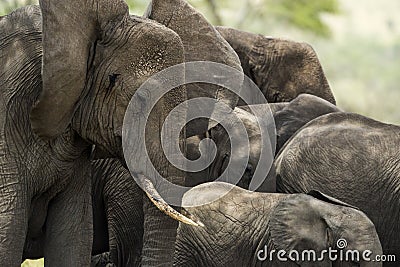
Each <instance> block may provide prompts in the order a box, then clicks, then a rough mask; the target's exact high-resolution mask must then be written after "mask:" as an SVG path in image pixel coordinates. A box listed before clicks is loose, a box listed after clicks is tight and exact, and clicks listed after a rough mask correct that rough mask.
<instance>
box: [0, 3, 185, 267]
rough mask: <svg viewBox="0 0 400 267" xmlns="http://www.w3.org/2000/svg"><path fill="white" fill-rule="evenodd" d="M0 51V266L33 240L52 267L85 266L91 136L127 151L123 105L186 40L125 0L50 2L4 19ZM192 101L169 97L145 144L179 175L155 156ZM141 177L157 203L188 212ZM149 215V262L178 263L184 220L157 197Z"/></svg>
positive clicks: (12, 262) (174, 58) (178, 94)
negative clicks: (167, 128)
mask: <svg viewBox="0 0 400 267" xmlns="http://www.w3.org/2000/svg"><path fill="white" fill-rule="evenodd" d="M42 21H43V23H41V22H42ZM42 30H43V34H42ZM0 58H1V60H0V62H1V68H0V77H1V79H0V90H1V91H0V94H1V97H0V176H1V178H2V179H1V181H0V236H1V242H0V265H2V266H17V265H20V263H21V260H22V258H23V257H31V256H32V257H34V256H35V255H36V251H35V249H34V250H33V252H32V254H33V255H23V249H24V242H25V240H26V239H31V240H33V241H34V242H40V241H41V240H44V241H45V242H44V245H43V250H44V256H45V264H46V265H48V266H60V265H61V266H87V265H88V264H89V262H90V257H89V255H90V249H91V243H92V223H91V221H92V220H91V213H92V212H91V197H90V190H91V189H90V188H91V185H90V179H88V177H90V169H91V167H90V161H89V155H90V151H91V145H92V144H96V145H97V146H100V147H101V149H102V150H103V151H107V152H108V153H109V154H111V155H114V156H115V157H118V158H119V159H120V160H123V152H122V142H121V128H122V122H123V118H124V115H125V110H126V108H127V106H128V103H129V101H130V99H131V98H132V96H133V95H134V93H135V91H136V89H137V88H138V87H139V86H140V85H141V84H142V83H143V82H144V81H145V80H146V79H147V78H148V77H149V76H151V75H152V74H154V73H156V72H158V71H160V70H163V69H165V68H167V67H169V66H173V65H175V64H179V63H182V62H184V48H183V44H182V41H181V39H180V38H179V36H178V35H177V34H176V33H175V32H173V31H172V30H170V29H168V28H166V27H164V26H162V25H159V24H158V23H156V22H154V21H150V20H146V19H143V18H138V17H134V16H130V15H129V12H128V7H127V5H126V4H125V2H123V1H112V2H110V1H104V0H97V1H68V2H65V1H57V0H53V1H50V0H43V1H41V2H40V9H39V8H38V7H33V6H32V7H26V8H23V9H19V10H17V11H15V12H13V13H12V14H10V15H8V16H5V17H1V19H0ZM142 62H146V64H142ZM183 74H184V73H183V72H182V75H181V76H182V78H183V76H184V75H183ZM177 78H178V77H177ZM185 99H186V92H185V90H184V88H178V89H176V90H175V91H174V92H173V93H171V94H166V95H165V96H164V97H163V98H162V99H161V101H160V102H159V103H158V104H157V105H156V106H155V108H154V110H153V112H152V114H151V115H150V118H149V120H148V124H147V127H148V129H150V130H151V131H149V134H148V135H147V138H148V140H146V144H152V145H153V146H154V147H153V149H154V151H158V152H157V153H156V154H157V155H151V157H152V160H153V163H154V165H155V167H156V168H157V169H158V170H159V171H160V173H162V175H163V176H164V177H168V178H170V179H174V180H176V181H177V182H179V183H183V182H184V174H182V173H181V172H179V171H178V170H176V169H174V168H173V166H172V165H171V164H169V163H168V161H167V160H165V159H163V158H162V157H160V156H159V155H163V153H162V151H161V145H159V144H160V141H159V133H160V132H161V129H160V125H161V122H162V121H163V120H164V119H165V118H166V116H167V114H168V112H169V111H170V110H171V109H172V108H173V107H174V106H176V105H178V104H180V103H181V102H182V101H184V100H185ZM144 101H146V99H144ZM35 103H36V104H35ZM182 142H183V140H182ZM138 172H139V173H140V170H138ZM174 177H175V178H174ZM143 183H144V184H143V185H142V186H143V188H145V189H146V190H148V192H147V193H149V195H151V196H153V197H152V198H153V201H154V202H155V203H157V204H158V205H159V206H160V207H161V208H164V210H168V211H167V213H169V214H170V215H172V216H175V217H179V218H181V219H182V220H185V217H184V216H182V215H180V214H179V213H177V212H174V211H173V210H172V209H169V208H168V207H165V203H161V202H160V201H161V200H160V199H159V198H156V196H154V188H151V186H150V185H151V184H150V183H147V182H146V181H144V182H143ZM146 184H147V185H146ZM144 212H145V214H146V216H147V220H146V223H147V225H145V227H147V228H149V227H150V228H154V229H156V230H153V231H156V232H158V235H157V236H158V237H161V238H158V239H157V240H154V242H153V243H151V244H150V243H149V244H146V246H145V247H144V251H143V254H144V255H146V254H152V257H151V258H150V257H149V258H146V260H145V261H144V262H143V265H144V266H154V265H157V264H168V263H171V259H172V253H173V249H171V246H173V244H174V242H175V235H176V228H177V226H178V223H177V222H176V221H175V220H173V219H171V218H169V217H167V216H165V215H164V214H162V213H161V212H159V211H158V210H157V209H156V208H155V207H153V206H152V207H149V208H148V209H147V210H145V211H144ZM186 219H187V218H186ZM189 221H190V220H189ZM189 221H188V220H187V222H189ZM25 246H28V244H25ZM25 251H29V248H26V250H25Z"/></svg>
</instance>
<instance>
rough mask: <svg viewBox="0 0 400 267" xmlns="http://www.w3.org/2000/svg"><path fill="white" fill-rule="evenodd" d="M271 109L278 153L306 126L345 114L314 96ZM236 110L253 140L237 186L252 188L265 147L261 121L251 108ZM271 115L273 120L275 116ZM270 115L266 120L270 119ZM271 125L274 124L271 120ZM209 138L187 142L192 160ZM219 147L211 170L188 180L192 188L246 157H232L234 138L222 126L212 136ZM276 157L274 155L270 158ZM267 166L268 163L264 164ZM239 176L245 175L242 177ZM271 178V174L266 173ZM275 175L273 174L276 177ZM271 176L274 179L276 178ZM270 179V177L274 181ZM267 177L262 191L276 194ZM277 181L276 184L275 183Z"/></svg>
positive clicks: (214, 177) (190, 176) (199, 138)
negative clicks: (323, 116) (333, 114)
mask: <svg viewBox="0 0 400 267" xmlns="http://www.w3.org/2000/svg"><path fill="white" fill-rule="evenodd" d="M264 105H265V106H268V107H269V109H270V110H271V113H272V116H273V118H274V121H275V126H276V154H277V153H278V152H279V151H280V150H281V148H282V147H283V146H284V145H285V143H286V142H287V141H288V140H289V139H290V138H291V137H292V136H293V135H294V134H295V133H296V132H297V131H298V130H299V129H300V128H302V127H303V126H304V125H306V124H307V123H308V122H310V121H312V120H314V119H315V118H318V117H320V116H322V115H325V114H328V113H334V112H341V110H340V109H339V108H337V107H336V106H335V105H333V104H331V103H329V102H328V101H326V100H324V99H322V98H319V97H317V96H314V95H309V94H301V95H299V96H298V97H296V98H295V99H294V100H292V101H291V102H285V103H272V104H264ZM257 106H258V105H254V106H242V107H236V108H235V110H234V114H235V115H236V116H237V117H238V118H239V119H240V121H241V123H242V124H243V125H244V127H245V128H246V131H247V134H248V140H249V148H250V149H249V158H248V165H247V168H246V170H245V171H244V173H243V175H242V176H241V177H242V178H241V180H240V181H239V183H238V184H237V185H238V186H240V187H242V188H246V189H248V188H249V185H250V183H251V179H252V178H253V175H254V172H255V169H256V167H257V165H258V161H259V158H260V153H261V151H262V149H263V147H262V136H261V131H260V128H259V126H258V123H257V118H256V117H255V116H254V115H253V114H252V111H251V107H254V108H257ZM272 116H271V117H272ZM267 118H268V116H267V115H266V116H265V118H264V117H263V118H262V119H264V120H266V119H267ZM271 123H273V121H272V119H271ZM205 137H206V136H205V135H204V136H193V137H190V138H188V139H187V145H188V150H187V151H188V155H189V159H191V160H196V159H197V158H199V157H200V149H199V144H200V141H202V140H203V139H204V138H205ZM207 137H209V138H211V139H212V140H213V141H214V142H215V144H216V147H217V154H216V157H215V160H214V161H213V163H212V164H211V165H210V167H209V168H207V169H205V170H204V171H201V172H198V173H191V174H190V175H189V177H188V179H187V185H188V186H194V185H198V184H200V183H203V182H209V181H214V180H215V179H217V178H218V177H219V176H220V175H221V173H223V172H224V171H225V169H226V166H227V165H228V162H229V161H230V159H231V158H232V157H235V158H239V157H243V156H245V155H243V154H232V153H231V143H230V136H229V135H228V133H227V131H225V129H224V128H223V127H222V126H221V125H220V124H218V125H217V126H215V127H213V128H211V129H210V130H209V132H208V136H207ZM270 156H271V158H273V157H274V155H273V154H271V155H270ZM263 164H266V163H265V162H263ZM238 175H239V176H240V175H241V174H238ZM265 175H267V174H265ZM272 176H273V175H272ZM272 176H271V177H272ZM271 177H269V178H271ZM269 178H267V179H266V180H265V182H264V184H263V186H262V187H261V188H260V191H263V192H275V180H273V179H269ZM272 180H273V181H272Z"/></svg>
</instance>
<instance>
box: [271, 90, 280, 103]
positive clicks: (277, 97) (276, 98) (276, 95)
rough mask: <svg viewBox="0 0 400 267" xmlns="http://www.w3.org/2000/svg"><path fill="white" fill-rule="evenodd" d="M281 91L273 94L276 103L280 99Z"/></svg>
mask: <svg viewBox="0 0 400 267" xmlns="http://www.w3.org/2000/svg"><path fill="white" fill-rule="evenodd" d="M279 95H280V94H279V92H275V93H274V94H273V95H272V99H273V102H274V103H276V102H278V100H279Z"/></svg>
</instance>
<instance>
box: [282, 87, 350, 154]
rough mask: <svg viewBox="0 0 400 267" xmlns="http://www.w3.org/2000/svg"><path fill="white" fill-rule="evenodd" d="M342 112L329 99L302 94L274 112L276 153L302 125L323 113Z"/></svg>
mask: <svg viewBox="0 0 400 267" xmlns="http://www.w3.org/2000/svg"><path fill="white" fill-rule="evenodd" d="M334 112H342V110H340V109H339V108H338V107H336V106H335V105H333V104H331V103H329V102H328V101H326V100H324V99H322V98H319V97H317V96H314V95H310V94H301V95H299V96H298V97H296V98H295V99H293V100H292V101H290V103H289V104H288V105H287V106H286V107H285V108H283V109H281V110H280V111H278V112H276V113H274V119H275V126H276V134H277V144H276V153H277V154H278V152H279V151H280V150H281V149H282V147H283V146H284V145H285V143H286V142H287V141H288V140H289V139H290V137H292V136H293V135H294V134H295V133H296V132H297V131H298V130H299V129H300V128H301V127H303V126H304V125H306V124H307V123H308V122H310V121H312V120H313V119H315V118H318V117H320V116H322V115H325V114H329V113H334Z"/></svg>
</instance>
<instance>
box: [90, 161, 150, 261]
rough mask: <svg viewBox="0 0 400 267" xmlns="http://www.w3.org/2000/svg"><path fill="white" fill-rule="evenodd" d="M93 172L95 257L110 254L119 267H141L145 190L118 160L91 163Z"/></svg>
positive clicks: (111, 259)
mask: <svg viewBox="0 0 400 267" xmlns="http://www.w3.org/2000/svg"><path fill="white" fill-rule="evenodd" d="M92 170H93V171H92V199H93V232H94V235H93V248H92V255H97V254H100V253H104V252H108V251H109V252H110V253H109V262H111V263H114V264H115V265H116V266H140V262H141V252H142V246H143V222H144V214H143V209H142V206H143V191H142V190H141V189H140V187H139V186H138V185H137V184H136V183H135V181H134V180H133V179H132V176H131V175H130V173H129V171H128V170H127V169H125V168H124V167H123V166H122V165H121V163H120V162H119V161H118V160H117V159H106V160H95V161H92ZM92 264H93V262H92ZM99 266H101V265H99Z"/></svg>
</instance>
